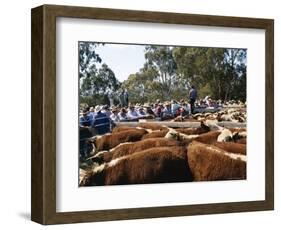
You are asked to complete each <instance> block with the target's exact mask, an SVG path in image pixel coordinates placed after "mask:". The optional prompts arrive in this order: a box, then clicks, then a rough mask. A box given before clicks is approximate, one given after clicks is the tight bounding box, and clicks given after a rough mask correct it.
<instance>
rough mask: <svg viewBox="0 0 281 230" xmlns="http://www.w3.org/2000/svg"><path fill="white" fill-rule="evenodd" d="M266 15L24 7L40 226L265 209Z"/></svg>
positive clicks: (269, 176)
mask: <svg viewBox="0 0 281 230" xmlns="http://www.w3.org/2000/svg"><path fill="white" fill-rule="evenodd" d="M273 39H274V22H273V20H271V19H258V18H240V17H225V16H210V15H194V14H179V13H164V12H147V11H131V10H116V9H102V8H88V7H73V6H57V5H43V6H39V7H37V8H34V9H32V189H31V190H32V205H31V208H32V210H31V219H32V220H33V221H36V222H38V223H41V224H59V223H75V222H89V221H108V220H123V219H138V218H155V217H170V216H185V215H199V214H214V213H229V212H243V211H259V210H272V209H273V208H274V96H273V95H274V92H273V90H274V82H273V79H274V77H273V76H274V75H273V69H274V41H273Z"/></svg>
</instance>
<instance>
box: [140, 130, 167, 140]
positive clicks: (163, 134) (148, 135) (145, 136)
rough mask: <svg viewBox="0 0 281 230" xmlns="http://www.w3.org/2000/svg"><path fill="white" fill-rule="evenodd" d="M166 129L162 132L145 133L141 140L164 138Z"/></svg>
mask: <svg viewBox="0 0 281 230" xmlns="http://www.w3.org/2000/svg"><path fill="white" fill-rule="evenodd" d="M168 131H169V130H168V129H167V130H166V129H165V130H162V131H154V132H152V133H147V134H145V135H143V137H142V140H144V139H148V138H157V137H165V135H166V134H167V133H168Z"/></svg>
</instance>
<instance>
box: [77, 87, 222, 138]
mask: <svg viewBox="0 0 281 230" xmlns="http://www.w3.org/2000/svg"><path fill="white" fill-rule="evenodd" d="M121 93H122V97H120V98H122V100H120V103H119V104H118V105H117V106H115V105H114V104H113V101H111V102H110V105H96V106H95V107H89V106H87V107H85V108H83V109H82V108H81V110H80V118H79V121H80V127H84V128H89V129H90V130H92V133H93V135H96V134H98V135H102V134H105V133H108V132H110V130H112V128H113V127H114V126H115V123H116V122H124V121H139V120H140V119H155V120H158V121H162V120H168V119H173V118H176V117H178V116H189V115H190V114H194V113H196V109H204V108H214V109H218V108H219V107H222V106H223V105H222V101H221V100H217V101H216V100H212V98H211V97H210V96H206V97H205V98H204V99H197V90H196V89H195V87H194V86H192V87H191V89H190V91H189V99H188V101H185V100H184V99H182V100H180V101H179V102H178V101H175V100H171V101H165V102H161V101H160V100H156V102H155V103H145V104H132V103H130V102H129V95H128V92H127V90H123V91H122V92H121ZM123 99H124V100H123Z"/></svg>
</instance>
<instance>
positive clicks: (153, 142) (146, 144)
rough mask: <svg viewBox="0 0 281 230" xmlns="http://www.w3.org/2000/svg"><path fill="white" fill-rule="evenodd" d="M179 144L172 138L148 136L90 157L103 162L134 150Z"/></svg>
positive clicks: (131, 152)
mask: <svg viewBox="0 0 281 230" xmlns="http://www.w3.org/2000/svg"><path fill="white" fill-rule="evenodd" d="M180 145H181V143H180V142H179V141H175V140H172V139H167V138H149V139H145V140H141V141H138V142H132V143H130V142H129V143H123V144H120V145H118V146H116V147H115V148H114V149H111V150H110V151H108V152H104V153H103V154H98V156H97V157H94V158H92V160H93V161H95V158H99V159H97V162H103V161H104V162H109V161H111V160H112V159H116V158H119V157H123V156H127V155H130V154H133V153H135V152H139V151H143V150H146V149H149V148H153V147H170V146H180Z"/></svg>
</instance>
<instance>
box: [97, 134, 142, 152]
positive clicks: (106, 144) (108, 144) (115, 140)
mask: <svg viewBox="0 0 281 230" xmlns="http://www.w3.org/2000/svg"><path fill="white" fill-rule="evenodd" d="M146 133H147V131H146V130H144V129H136V130H125V131H122V132H118V133H112V134H109V135H104V136H101V137H99V138H96V139H93V140H92V144H93V148H94V149H95V150H94V152H98V151H103V150H110V149H112V148H114V147H115V146H117V145H119V144H120V143H123V142H135V141H139V140H140V139H141V138H142V136H143V135H144V134H146Z"/></svg>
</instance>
